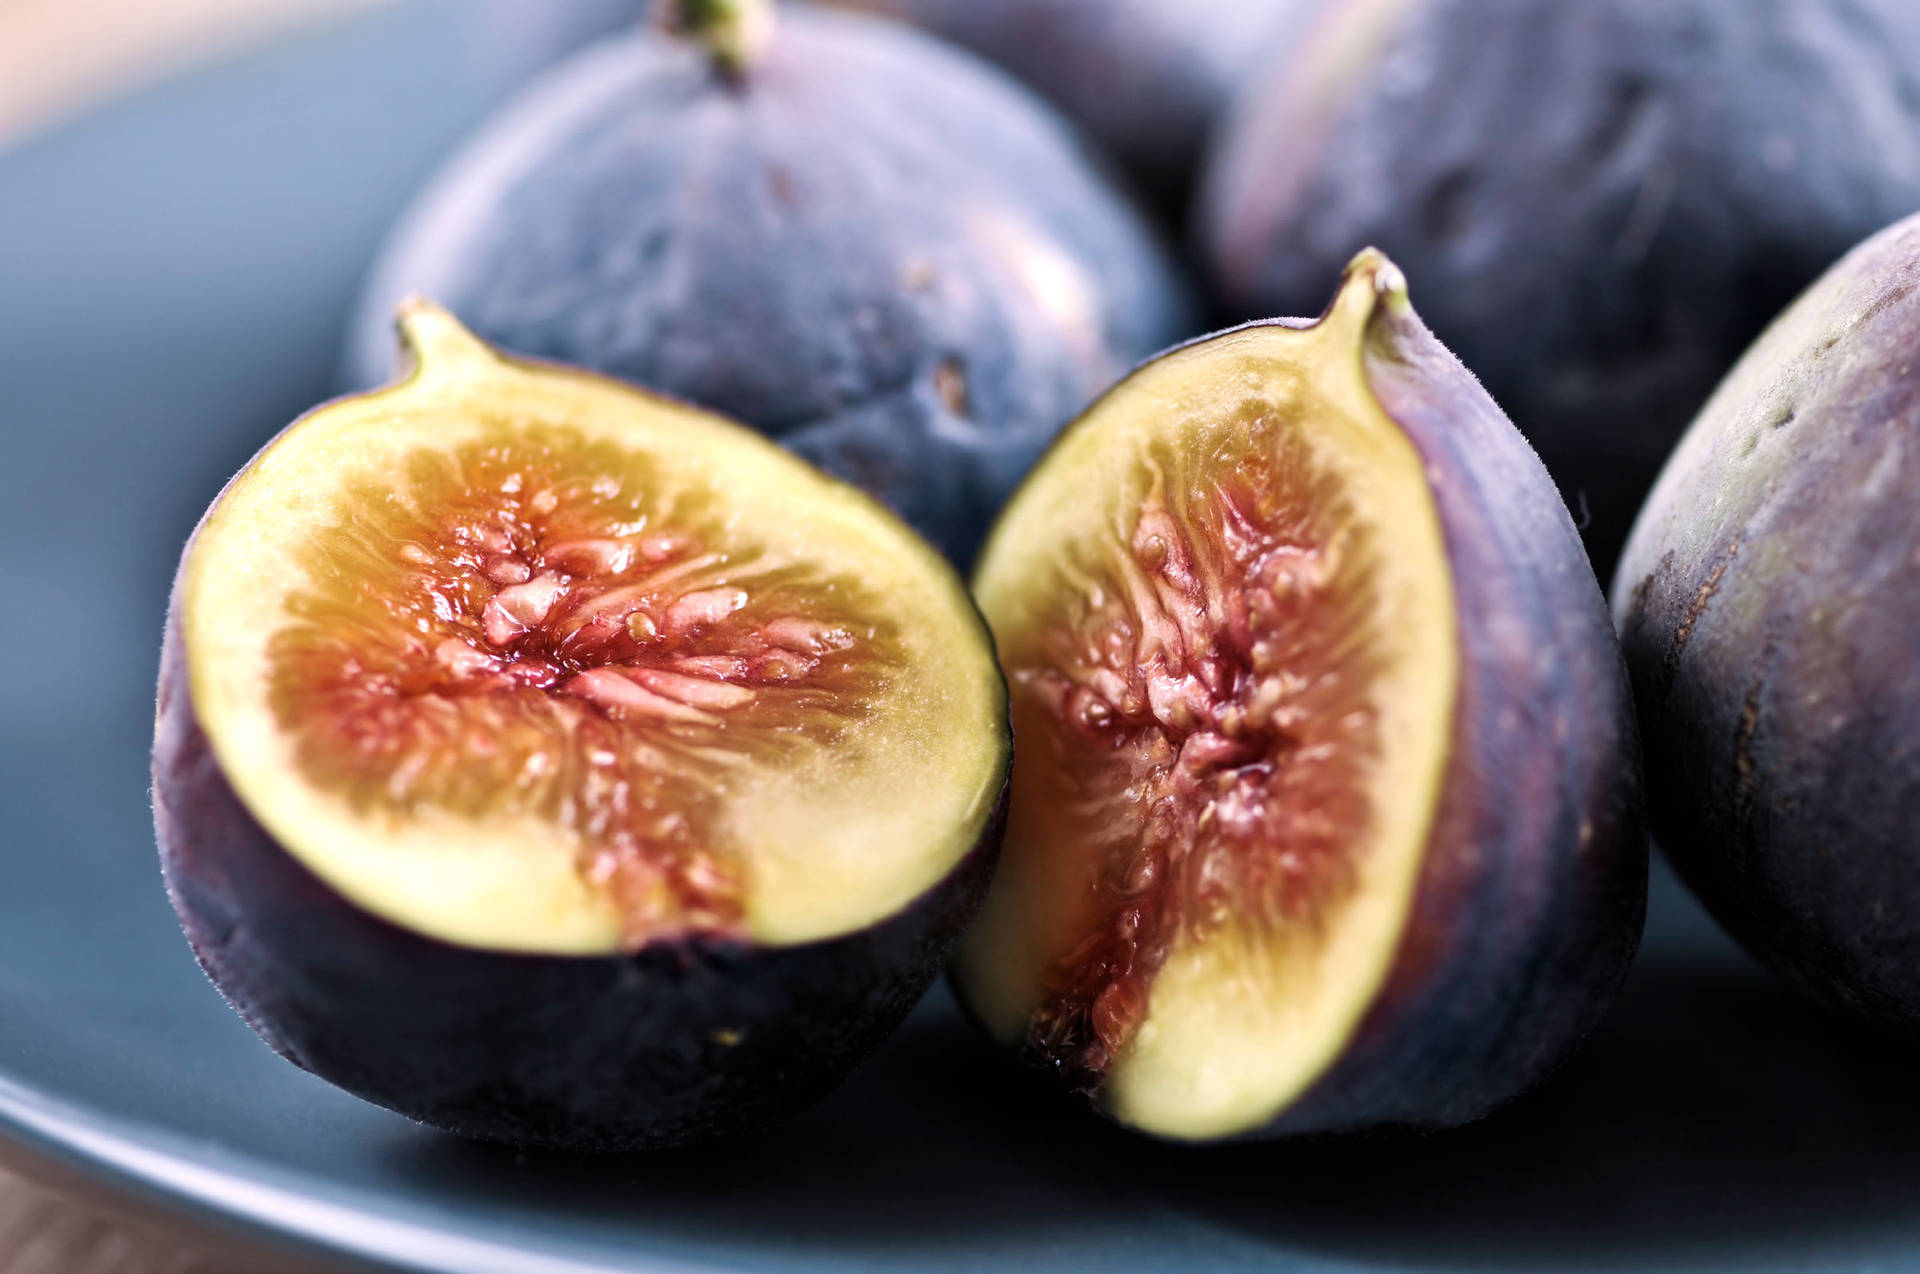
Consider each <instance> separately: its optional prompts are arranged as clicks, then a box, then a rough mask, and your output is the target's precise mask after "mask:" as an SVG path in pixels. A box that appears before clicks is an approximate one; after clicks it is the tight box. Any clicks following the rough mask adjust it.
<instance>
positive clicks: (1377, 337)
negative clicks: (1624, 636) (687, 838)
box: [955, 252, 1647, 1139]
mask: <svg viewBox="0 0 1920 1274" xmlns="http://www.w3.org/2000/svg"><path fill="white" fill-rule="evenodd" d="M975 596H976V597H977V599H978V600H979V602H980V604H981V607H982V609H983V610H984V611H985V612H986V615H987V618H988V622H989V624H990V625H991V626H992V628H993V631H994V635H995V638H996V640H997V641H998V643H999V649H1000V656H1001V661H1002V665H1003V667H1004V669H1005V670H1006V672H1007V674H1008V680H1009V682H1010V685H1011V690H1012V697H1013V714H1014V728H1015V733H1016V735H1017V737H1018V738H1019V739H1020V743H1021V755H1020V758H1019V760H1018V762H1017V763H1016V764H1015V766H1014V780H1013V801H1012V807H1011V813H1010V815H1009V828H1008V835H1007V844H1006V852H1005V858H1004V861H1003V863H1002V866H1001V869H1000V873H999V876H998V877H997V879H996V881H995V883H994V885H993V887H992V889H991V890H990V892H989V894H988V899H987V902H986V905H985V907H984V909H983V911H982V913H981V917H980V920H979V921H978V922H977V924H976V925H975V926H974V928H973V929H972V930H971V931H970V932H969V933H968V935H967V937H966V938H965V939H964V940H963V942H962V944H961V949H960V953H959V955H958V957H957V960H956V964H955V980H956V983H957V986H958V989H959V991H960V994H961V997H962V999H963V1001H964V1002H965V1003H966V1004H967V1005H968V1006H969V1008H970V1009H971V1011H972V1012H973V1014H974V1015H975V1016H976V1017H977V1019H978V1020H979V1021H980V1022H981V1023H982V1025H983V1026H984V1027H985V1028H986V1029H987V1030H988V1031H989V1032H990V1033H991V1034H992V1035H994V1036H995V1037H996V1038H998V1039H999V1040H1001V1041H1002V1042H1004V1043H1005V1044H1006V1045H1007V1046H1009V1047H1010V1048H1013V1049H1016V1050H1018V1051H1019V1052H1020V1053H1021V1054H1023V1055H1024V1056H1025V1057H1027V1058H1028V1059H1030V1060H1032V1061H1034V1062H1037V1063H1039V1064H1042V1065H1043V1066H1046V1067H1048V1068H1051V1069H1052V1070H1054V1071H1055V1072H1057V1074H1058V1075H1059V1076H1060V1077H1061V1078H1062V1079H1063V1080H1064V1081H1065V1082H1066V1083H1067V1084H1068V1085H1070V1086H1071V1087H1073V1088H1075V1089H1077V1090H1079V1091H1081V1092H1082V1093H1085V1094H1087V1095H1089V1096H1091V1097H1092V1098H1093V1099H1094V1100H1095V1102H1096V1103H1097V1104H1098V1105H1099V1106H1100V1107H1101V1108H1102V1109H1103V1110H1105V1111H1106V1112H1107V1113H1108V1114H1110V1115H1111V1116H1113V1117H1114V1118H1115V1119H1117V1120H1119V1121H1120V1122H1122V1123H1125V1124H1128V1125H1132V1126H1134V1127H1137V1128H1140V1129H1143V1130H1146V1131H1148V1132H1152V1133H1157V1134H1160V1135H1164V1136H1168V1137H1175V1138H1183V1139H1205V1138H1217V1137H1226V1136H1234V1135H1242V1134H1252V1133H1260V1132H1266V1133H1293V1132H1325V1131H1337V1130H1345V1129H1352V1128H1358V1127H1363V1126H1368V1125H1378V1124H1406V1125H1422V1126H1430V1127H1431V1126H1446V1125H1452V1124H1458V1123H1462V1122H1465V1121H1467V1120H1471V1119H1473V1118H1476V1117H1478V1116H1480V1115H1482V1114H1484V1113H1486V1112H1487V1111H1488V1110H1490V1109H1491V1108H1493V1107H1494V1106H1495V1105H1497V1104H1499V1103H1500V1102H1502V1101H1504V1100H1506V1099H1508V1098H1510V1097H1512V1096H1514V1095H1516V1094H1517V1093H1519V1092H1521V1091H1522V1090H1524V1089H1526V1088H1527V1087H1529V1086H1530V1085H1532V1084H1533V1083H1535V1082H1536V1081H1537V1080H1539V1079H1540V1078H1541V1077H1542V1076H1543V1075H1544V1074H1545V1073H1546V1072H1547V1071H1548V1070H1549V1069H1550V1068H1551V1067H1552V1066H1554V1065H1555V1064H1556V1063H1557V1062H1558V1061H1559V1060H1560V1059H1562V1058H1563V1057H1565V1056H1566V1055H1567V1054H1568V1053H1569V1051H1570V1050H1571V1049H1572V1047H1573V1046H1574V1045H1575V1044H1576V1043H1577V1041H1578V1040H1579V1039H1580V1038H1581V1037H1582V1036H1583V1035H1584V1034H1585V1033H1586V1032H1587V1030H1588V1029H1589V1028H1590V1027H1591V1026H1592V1025H1593V1024H1594V1022H1595V1021H1596V1020H1597V1019H1598V1018H1599V1016H1600V1014H1601V1013H1602V1012H1603V1010H1604V1009H1605V1007H1606V1005H1607V1004H1608V1002H1609V1000H1610V999H1611V997H1612V995H1613V993H1614V990H1615V988H1616V987H1617V985H1618V983H1619V981H1620V979H1621V977H1622V976H1623V974H1624V972H1625V969H1626V967H1627V964H1628V962H1629V960H1630V959H1631V956H1632V953H1633V951H1634V949H1635V946H1636V944H1637V942H1638V938H1639V933H1640V924H1641V918H1642V915H1643V912H1644V907H1645V893H1646V873H1647V854H1646V842H1645V838H1644V835H1643V833H1642V824H1641V814H1640V802H1639V776H1638V769H1637V758H1636V754H1635V742H1634V737H1633V733H1632V726H1631V718H1630V716H1629V707H1628V700H1627V693H1626V686H1625V682H1624V678H1623V675H1622V672H1621V667H1620V656H1619V651H1618V649H1617V647H1616V646H1615V644H1614V641H1613V637H1612V634H1611V632H1610V629H1609V626H1608V623H1607V614H1606V611H1605V609H1604V607H1603V605H1602V603H1601V598H1600V592H1599V587H1598V585H1597V583H1596V582H1595V580H1594V578H1593V574H1592V571H1591V570H1590V569H1589V568H1588V566H1587V562H1586V559H1585V557H1584V555H1583V554H1582V552H1581V549H1580V542H1579V538H1578V536H1577V534H1576V532H1575V530H1574V527H1573V524H1572V522H1571V520H1570V518H1569V517H1568V515H1567V512H1566V508H1565V506H1564V505H1562V503H1561V502H1560V499H1559V497H1558V495H1557V494H1556V493H1555V491H1554V487H1553V484H1552V482H1551V480H1550V479H1549V478H1548V477H1547V474H1546V472H1545V470H1544V469H1542V468H1541V466H1540V464H1539V462H1538V461H1537V460H1536V459H1535V458H1534V456H1533V453H1532V452H1531V451H1529V450H1528V448H1527V446H1526V444H1525V443H1524V442H1523V441H1522V440H1521V438H1520V436H1519V434H1518V433H1516V432H1515V430H1514V429H1513V427H1512V425H1510V424H1509V423H1508V422H1507V420H1506V418H1505V417H1503V416H1502V415H1501V414H1500V411H1499V409H1498V408H1497V407H1495V405H1494V403H1493V401H1492V400H1491V399H1490V398H1488V397H1487V395H1486V394H1485V392H1484V391H1482V390H1481V388H1480V387H1479V385H1478V383H1477V382H1475V381H1474V379H1473V377H1472V376H1471V375H1470V374H1468V372H1467V371H1466V369H1465V368H1463V367H1462V366H1461V365H1460V364H1459V363H1458V362H1457V361H1456V360H1455V359H1454V358H1453V357H1452V356H1451V355H1450V354H1448V353H1447V352H1446V350H1445V349H1443V348H1442V347H1441V346H1440V344H1439V343H1438V342H1437V341H1436V340H1435V339H1434V338H1433V336H1432V335H1431V334H1430V333H1429V332H1428V331H1427V329H1426V328H1425V327H1424V326H1423V325H1422V324H1421V322H1420V320H1419V319H1418V318H1417V317H1416V316H1415V315H1414V313H1413V311H1412V309H1411V308H1410V306H1409V304H1408V299H1407V294H1406V291H1405V283H1404V280H1403V279H1402V277H1401V274H1400V272H1399V271H1398V270H1397V269H1395V268H1394V267H1393V266H1392V265H1391V264H1390V263H1389V262H1388V261H1387V260H1386V259H1385V258H1384V257H1382V256H1380V255H1379V254H1378V253H1372V252H1369V253H1367V254H1364V255H1362V256H1361V257H1360V258H1359V259H1358V260H1356V261H1355V262H1354V264H1353V265H1352V267H1351V268H1350V270H1349V272H1348V275H1347V278H1346V281H1345V283H1344V285H1343V287H1342V288H1341V291H1340V293H1339V296H1338V298H1337V299H1336V300H1335V302H1334V304H1333V306H1332V308H1331V309H1330V310H1329V311H1328V312H1327V314H1326V315H1325V317H1323V318H1322V319H1321V320H1320V321H1319V322H1318V323H1313V324H1305V323H1295V322H1288V321H1276V322H1269V323H1261V324H1255V325H1253V326H1250V327H1244V328H1240V329H1237V330H1234V331H1230V332H1226V333H1224V334H1221V335H1218V336H1214V337H1211V338H1207V339H1204V340H1201V341H1198V342H1196V343H1193V344H1190V345H1187V346H1184V347H1181V348H1179V349H1176V350H1174V351H1173V352H1171V353H1169V354H1167V355H1164V356H1163V357H1161V358H1159V359H1157V360H1155V361H1153V362H1151V363H1149V364H1147V365H1146V366H1144V367H1143V368H1141V369H1140V370H1138V371H1136V372H1135V373H1134V374H1133V375H1132V376H1131V377H1130V378H1128V379H1127V380H1125V381H1123V382H1122V383H1121V384H1120V385H1119V386H1118V387H1116V388H1115V389H1114V390H1113V391H1112V392H1110V393H1109V394H1108V395H1107V396H1106V397H1105V398H1103V399H1102V400H1100V401H1099V402H1098V403H1097V404H1095V405H1094V407H1093V408H1092V409H1091V410H1090V411H1089V412H1088V413H1087V414H1086V415H1085V416H1084V417H1082V418H1081V419H1080V420H1079V421H1078V422H1077V423H1076V424H1074V425H1073V426H1072V427H1071V428H1070V429H1069V430H1068V432H1067V433H1066V434H1065V435H1064V436H1063V437H1062V439H1061V441H1060V442H1059V443H1058V444H1057V445H1056V446H1055V448H1054V449H1053V451H1052V452H1051V453H1050V455H1049V456H1048V457H1047V458H1046V459H1045V460H1044V461H1043V462H1042V464H1041V465H1040V467H1039V468H1038V469H1037V470H1036V471H1035V473H1034V474H1033V476H1032V477H1031V478H1029V480H1028V481H1027V483H1026V485H1025V486H1024V487H1023V488H1022V489H1021V491H1020V493H1019V494H1018V495H1017V496H1016V497H1015V499H1014V501H1013V503H1012V504H1011V505H1010V506H1009V508H1008V509H1007V511H1006V513H1005V514H1004V515H1003V517H1002V518H1001V520H1000V522H999V524H998V526H997V527H996V529H995V531H994V533H993V534H992V536H991V537H990V538H989V540H988V543H987V547H986V550H985V553H984V555H983V557H982V560H981V565H980V568H979V572H978V574H977V576H976V579H975Z"/></svg>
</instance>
